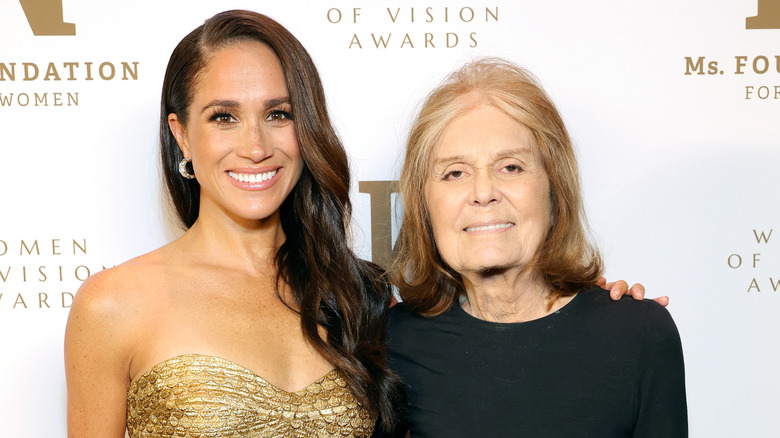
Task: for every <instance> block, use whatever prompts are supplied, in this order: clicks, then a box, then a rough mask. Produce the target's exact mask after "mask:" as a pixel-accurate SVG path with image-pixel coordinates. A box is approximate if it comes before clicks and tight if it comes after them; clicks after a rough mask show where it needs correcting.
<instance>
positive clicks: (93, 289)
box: [65, 250, 164, 361]
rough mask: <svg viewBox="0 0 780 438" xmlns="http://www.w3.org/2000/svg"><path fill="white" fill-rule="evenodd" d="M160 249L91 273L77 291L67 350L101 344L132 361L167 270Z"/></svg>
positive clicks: (70, 319) (69, 317)
mask: <svg viewBox="0 0 780 438" xmlns="http://www.w3.org/2000/svg"><path fill="white" fill-rule="evenodd" d="M158 251H159V250H157V251H153V252H151V253H148V254H145V255H142V256H140V257H137V258H135V259H132V260H130V261H127V262H125V263H123V264H121V265H119V266H116V267H113V268H110V269H107V270H105V271H101V272H97V273H95V274H93V275H92V276H90V277H89V278H88V279H87V280H86V281H85V282H84V283H83V284H82V285H81V287H80V288H79V290H78V291H77V292H76V296H75V297H74V299H73V304H72V306H71V309H70V314H69V316H68V324H67V327H66V332H65V341H66V350H67V349H79V348H81V347H82V346H84V344H93V343H100V344H101V345H102V347H103V348H105V349H111V350H113V353H114V355H115V357H124V358H126V360H128V361H129V360H130V358H131V356H132V349H133V347H134V346H135V343H136V340H135V339H134V335H133V333H135V332H137V330H136V329H138V328H139V326H140V325H142V324H143V320H142V319H141V318H140V317H139V316H141V315H144V313H145V312H144V310H145V309H147V308H150V307H153V306H154V304H155V303H154V296H155V291H154V290H153V288H152V287H151V285H153V284H154V279H155V278H159V277H160V276H161V275H162V274H161V273H162V272H164V267H163V266H162V265H161V262H160V260H162V258H161V257H160V254H159V253H158Z"/></svg>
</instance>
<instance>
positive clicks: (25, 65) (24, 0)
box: [0, 0, 138, 111]
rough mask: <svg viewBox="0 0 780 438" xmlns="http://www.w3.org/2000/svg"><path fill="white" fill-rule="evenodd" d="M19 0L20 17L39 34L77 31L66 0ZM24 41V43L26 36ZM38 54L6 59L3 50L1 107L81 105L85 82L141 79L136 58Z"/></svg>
mask: <svg viewBox="0 0 780 438" xmlns="http://www.w3.org/2000/svg"><path fill="white" fill-rule="evenodd" d="M19 4H20V5H21V8H20V10H19V20H26V21H27V23H28V24H29V26H30V29H31V30H32V33H33V35H35V36H36V37H38V36H74V35H76V25H75V24H74V23H66V22H65V21H64V18H63V9H62V0H19ZM14 37H17V38H18V37H19V36H18V35H14ZM8 38H11V35H4V34H3V31H2V29H0V39H8ZM20 44H24V42H23V40H22V41H21V42H20ZM37 55H38V54H36V53H34V52H31V53H26V54H25V59H24V60H14V59H4V58H3V57H2V55H1V54H0V111H1V110H3V109H8V108H35V107H62V108H68V107H71V108H72V107H77V106H79V103H80V100H79V99H80V97H81V93H82V91H81V89H83V87H82V86H80V85H81V84H83V83H90V81H91V82H93V83H94V82H110V81H116V80H119V81H137V80H138V62H136V61H117V60H94V59H83V57H82V56H74V57H73V58H74V59H69V60H65V61H52V60H48V59H46V58H45V55H44V54H43V53H41V54H40V56H37ZM36 58H38V59H36Z"/></svg>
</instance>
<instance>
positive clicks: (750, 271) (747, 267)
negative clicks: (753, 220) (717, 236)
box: [726, 229, 780, 293]
mask: <svg viewBox="0 0 780 438" xmlns="http://www.w3.org/2000/svg"><path fill="white" fill-rule="evenodd" d="M773 231H774V230H773V229H769V230H768V231H767V230H757V229H754V230H753V233H752V235H751V236H749V237H748V239H750V242H751V244H752V245H753V248H752V250H751V251H749V252H746V253H734V254H730V255H729V256H728V259H727V261H726V262H727V263H728V265H729V268H731V269H733V270H735V271H737V272H739V273H740V274H744V276H745V291H746V292H749V293H750V292H778V289H780V270H778V266H780V263H778V259H777V257H776V255H777V252H776V248H777V243H775V242H776V241H777V239H779V238H780V237H777V236H775V238H774V239H775V240H772V233H773ZM746 235H747V233H746Z"/></svg>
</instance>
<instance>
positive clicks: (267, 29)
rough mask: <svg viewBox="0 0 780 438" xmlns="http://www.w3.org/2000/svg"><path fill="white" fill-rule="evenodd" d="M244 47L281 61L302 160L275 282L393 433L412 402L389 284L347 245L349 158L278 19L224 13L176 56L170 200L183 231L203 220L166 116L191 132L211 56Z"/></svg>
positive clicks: (166, 162)
mask: <svg viewBox="0 0 780 438" xmlns="http://www.w3.org/2000/svg"><path fill="white" fill-rule="evenodd" d="M243 41H258V42H261V43H263V44H265V45H267V46H268V47H270V48H271V49H272V50H273V51H274V53H275V54H276V56H277V57H278V59H279V62H280V63H281V66H282V70H283V71H284V77H285V82H286V85H287V92H288V94H289V98H290V104H291V106H292V116H293V120H294V126H295V134H296V136H297V139H298V145H299V147H300V151H301V156H302V157H303V161H304V169H303V172H302V174H301V177H300V180H299V181H298V183H297V184H296V186H295V188H294V189H293V191H292V192H291V193H290V195H289V196H288V197H287V199H286V200H285V201H284V202H283V204H282V206H281V208H280V216H281V223H282V228H283V230H284V233H285V235H286V241H285V242H284V244H283V245H282V246H281V248H280V249H279V251H278V253H277V256H276V265H277V269H278V274H277V282H283V283H285V284H286V285H287V286H288V287H289V288H290V290H291V292H292V295H293V296H294V299H295V300H296V302H295V303H294V304H295V305H296V306H297V308H298V309H299V311H300V316H301V326H302V329H303V333H304V335H305V336H306V338H307V339H308V341H309V342H311V344H312V345H314V346H315V347H316V348H317V349H318V350H319V351H320V352H321V353H322V354H323V355H324V356H325V357H326V358H327V359H328V360H329V361H330V362H331V363H332V364H333V365H334V366H335V367H336V368H337V369H339V370H340V371H341V372H342V374H343V375H344V378H345V380H346V381H347V382H348V384H349V386H350V388H351V389H352V392H353V393H354V394H355V396H356V398H357V399H358V400H359V401H360V402H361V404H363V405H364V406H367V407H368V408H370V409H373V410H375V411H376V412H378V414H379V416H380V418H381V419H382V422H383V424H384V426H385V427H386V428H388V429H389V428H393V427H395V426H396V425H397V424H398V423H399V421H400V418H401V417H402V410H403V409H402V408H403V406H405V399H404V395H403V389H402V386H401V385H402V384H401V382H400V379H399V378H398V377H397V376H395V374H393V373H392V372H391V371H390V369H389V368H388V364H387V357H386V353H385V349H384V337H385V331H386V311H387V307H388V306H389V304H390V300H391V296H392V294H391V291H390V287H389V284H388V282H387V280H386V278H385V276H384V275H383V273H382V271H381V269H379V268H378V267H377V266H376V265H373V264H371V263H368V262H365V261H363V260H360V259H358V258H357V257H356V256H355V254H354V253H353V252H352V251H351V249H350V248H349V246H348V241H349V239H348V235H347V229H348V228H347V227H348V225H349V221H350V215H351V203H350V200H349V187H350V176H349V163H348V160H347V154H346V151H345V150H344V147H343V145H342V144H341V140H340V139H339V138H338V136H337V135H336V132H335V130H334V128H333V126H332V125H331V122H330V117H329V115H328V110H327V106H326V103H325V96H324V92H323V89H322V83H321V81H320V77H319V74H318V73H317V69H316V67H315V66H314V63H313V61H312V60H311V58H310V56H309V54H308V53H307V51H306V49H304V47H303V46H302V45H301V43H300V42H299V41H298V40H297V39H296V38H295V37H294V36H293V35H292V34H291V33H290V32H289V31H288V30H287V29H285V28H284V27H283V26H282V25H280V24H279V23H277V22H276V21H274V20H272V19H270V18H268V17H266V16H264V15H261V14H258V13H254V12H250V11H240V10H234V11H226V12H222V13H220V14H217V15H215V16H214V17H212V18H210V19H208V20H207V21H206V22H205V23H204V24H203V25H202V26H200V27H198V28H197V29H195V30H194V31H192V32H191V33H190V34H189V35H187V36H186V37H185V38H184V39H183V40H182V41H181V42H180V43H179V45H178V46H177V47H176V48H175V49H174V51H173V54H172V55H171V58H170V61H169V63H168V68H167V71H166V73H165V80H164V84H163V91H162V102H161V110H160V141H161V146H162V149H161V153H162V164H163V171H164V175H165V180H166V184H167V187H168V191H169V193H170V196H171V200H172V203H173V205H174V206H175V208H176V212H177V213H178V216H179V218H180V220H181V222H182V224H183V225H184V226H185V227H186V228H189V227H191V226H192V224H194V223H195V221H196V220H197V218H198V209H199V200H200V186H199V185H198V182H197V179H191V180H188V179H184V178H182V177H181V175H179V171H178V163H179V161H180V160H181V159H182V158H183V156H182V153H181V151H180V149H179V147H178V145H177V143H176V139H175V138H174V136H173V133H172V132H171V131H170V129H169V127H168V122H167V119H168V114H171V113H175V114H176V115H177V116H178V117H179V120H181V121H182V123H184V124H185V125H186V124H187V122H188V117H187V116H188V110H189V106H190V103H191V102H192V99H193V95H194V92H195V89H196V88H197V85H198V79H199V73H200V72H201V71H202V70H203V69H204V67H205V66H206V64H207V63H208V61H209V59H210V56H211V55H212V54H213V53H214V52H215V51H217V50H219V49H220V48H223V47H226V46H230V45H232V44H237V43H241V42H243ZM277 294H278V293H277ZM320 326H321V327H324V328H325V329H327V341H323V340H322V339H321V337H320V335H319V333H318V327H320Z"/></svg>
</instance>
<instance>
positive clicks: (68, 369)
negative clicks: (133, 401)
mask: <svg viewBox="0 0 780 438" xmlns="http://www.w3.org/2000/svg"><path fill="white" fill-rule="evenodd" d="M114 274H115V272H110V271H105V272H101V273H99V274H97V275H95V276H93V277H92V278H90V279H89V280H87V281H86V282H85V283H84V284H83V285H82V286H81V288H80V289H79V291H78V293H77V294H76V297H75V298H74V300H73V305H72V307H71V309H70V315H69V317H68V324H67V328H66V330H65V375H66V380H67V389H68V437H70V438H81V437H85V438H92V437H107V438H110V437H116V438H123V437H124V436H125V412H126V398H127V388H128V385H129V377H128V376H129V373H128V369H129V361H130V355H129V351H130V349H129V348H128V347H129V345H131V342H130V340H131V338H132V335H131V334H132V330H131V329H132V325H129V324H128V320H130V318H128V314H131V313H132V310H131V309H128V308H127V307H128V306H127V303H126V302H124V300H123V299H122V298H121V297H122V295H123V293H122V289H126V288H127V287H128V286H127V283H126V282H124V281H122V279H121V278H118V277H121V275H114Z"/></svg>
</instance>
